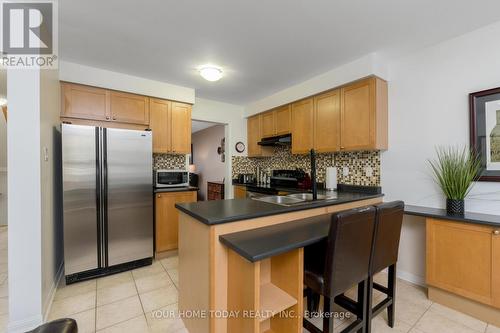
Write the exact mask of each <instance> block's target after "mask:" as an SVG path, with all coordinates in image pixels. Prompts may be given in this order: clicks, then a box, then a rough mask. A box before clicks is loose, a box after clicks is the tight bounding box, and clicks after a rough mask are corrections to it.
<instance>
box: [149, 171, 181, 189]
mask: <svg viewBox="0 0 500 333" xmlns="http://www.w3.org/2000/svg"><path fill="white" fill-rule="evenodd" d="M188 185H189V175H188V172H187V171H158V172H157V173H156V187H175V186H188Z"/></svg>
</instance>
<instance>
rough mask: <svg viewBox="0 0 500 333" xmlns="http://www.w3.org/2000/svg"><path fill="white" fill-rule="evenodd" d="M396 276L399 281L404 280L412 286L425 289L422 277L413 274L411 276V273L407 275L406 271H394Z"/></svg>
mask: <svg viewBox="0 0 500 333" xmlns="http://www.w3.org/2000/svg"><path fill="white" fill-rule="evenodd" d="M396 275H397V277H398V278H400V279H401V280H405V281H408V282H411V283H413V284H416V285H419V286H422V287H427V285H426V283H425V278H424V277H423V276H418V275H415V274H412V273H409V272H406V271H402V270H400V269H397V270H396Z"/></svg>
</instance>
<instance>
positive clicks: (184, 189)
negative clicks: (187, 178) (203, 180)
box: [154, 186, 200, 193]
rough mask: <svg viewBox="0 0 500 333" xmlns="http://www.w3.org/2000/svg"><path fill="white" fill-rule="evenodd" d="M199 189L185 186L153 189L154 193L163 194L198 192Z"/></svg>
mask: <svg viewBox="0 0 500 333" xmlns="http://www.w3.org/2000/svg"><path fill="white" fill-rule="evenodd" d="M199 189H200V188H199V187H195V186H185V187H163V188H155V189H154V193H165V192H187V191H198V190H199Z"/></svg>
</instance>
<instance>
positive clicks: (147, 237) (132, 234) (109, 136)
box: [105, 129, 153, 266]
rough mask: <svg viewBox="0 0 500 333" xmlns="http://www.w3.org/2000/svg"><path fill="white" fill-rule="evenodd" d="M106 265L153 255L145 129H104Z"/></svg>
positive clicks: (149, 151) (149, 165) (148, 142)
mask: <svg viewBox="0 0 500 333" xmlns="http://www.w3.org/2000/svg"><path fill="white" fill-rule="evenodd" d="M105 142H106V148H105V149H106V151H107V158H106V161H105V166H106V171H105V172H106V175H107V176H106V178H107V199H106V202H107V239H108V265H109V266H112V265H117V264H121V263H125V262H129V261H132V260H138V259H143V258H149V257H152V256H153V165H152V164H153V162H152V159H153V152H152V137H151V132H148V131H132V130H121V129H106V130H105Z"/></svg>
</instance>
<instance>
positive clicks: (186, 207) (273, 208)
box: [175, 191, 383, 225]
mask: <svg viewBox="0 0 500 333" xmlns="http://www.w3.org/2000/svg"><path fill="white" fill-rule="evenodd" d="M318 193H331V192H326V191H318ZM335 193H336V194H337V198H336V199H332V200H318V201H313V202H308V203H302V204H298V205H294V206H280V205H276V204H272V203H266V202H262V201H257V200H253V199H230V200H214V201H199V202H192V203H178V204H176V205H175V207H177V208H178V209H179V210H181V211H182V212H184V213H186V214H188V215H190V216H192V217H194V218H195V219H197V220H199V221H200V222H202V223H205V224H208V225H214V224H221V223H228V222H234V221H240V220H248V219H252V218H258V217H264V216H270V215H277V214H284V213H290V212H295V211H299V210H306V209H313V208H319V207H326V206H333V205H339V204H344V203H348V202H354V201H360V200H366V199H372V198H378V197H382V196H383V194H366V193H353V192H335Z"/></svg>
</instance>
